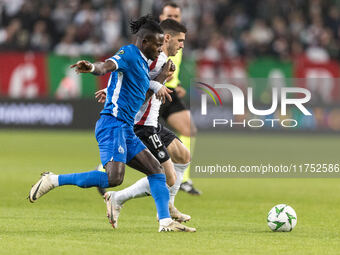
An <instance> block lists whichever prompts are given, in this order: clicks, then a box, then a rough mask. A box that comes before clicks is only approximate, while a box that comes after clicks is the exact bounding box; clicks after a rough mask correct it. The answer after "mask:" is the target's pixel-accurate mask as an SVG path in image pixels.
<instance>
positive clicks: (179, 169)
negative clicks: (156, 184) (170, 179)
mask: <svg viewBox="0 0 340 255" xmlns="http://www.w3.org/2000/svg"><path fill="white" fill-rule="evenodd" d="M189 164H190V163H187V164H175V163H174V167H175V172H176V177H177V178H176V182H175V184H174V185H173V186H171V187H170V189H169V192H170V201H169V202H170V204H172V205H174V203H175V196H176V194H177V192H178V190H179V187H180V186H181V183H182V179H183V174H184V171H185V169H187V168H188V165H189Z"/></svg>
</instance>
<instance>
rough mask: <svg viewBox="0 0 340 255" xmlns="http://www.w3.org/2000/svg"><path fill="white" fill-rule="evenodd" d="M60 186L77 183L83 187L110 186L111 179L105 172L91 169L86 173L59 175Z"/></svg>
mask: <svg viewBox="0 0 340 255" xmlns="http://www.w3.org/2000/svg"><path fill="white" fill-rule="evenodd" d="M58 181H59V186H63V185H77V186H78V187H81V188H90V187H94V186H96V187H100V188H107V187H109V179H108V176H107V174H106V173H105V172H101V171H96V170H95V171H90V172H85V173H75V174H61V175H59V176H58Z"/></svg>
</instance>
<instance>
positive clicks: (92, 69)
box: [90, 64, 96, 73]
mask: <svg viewBox="0 0 340 255" xmlns="http://www.w3.org/2000/svg"><path fill="white" fill-rule="evenodd" d="M91 65H92V67H91V70H90V73H93V72H94V70H95V69H96V67H95V66H94V64H91Z"/></svg>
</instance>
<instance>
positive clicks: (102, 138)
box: [96, 114, 146, 166]
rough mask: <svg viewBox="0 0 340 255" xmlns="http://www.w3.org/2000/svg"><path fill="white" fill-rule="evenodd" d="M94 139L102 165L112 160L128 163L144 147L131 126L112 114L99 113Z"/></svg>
mask: <svg viewBox="0 0 340 255" xmlns="http://www.w3.org/2000/svg"><path fill="white" fill-rule="evenodd" d="M96 139H97V142H98V146H99V153H100V160H101V162H102V164H103V166H105V165H106V163H108V162H109V161H112V160H114V161H116V162H123V163H128V162H130V160H131V159H133V158H134V157H135V156H136V155H137V154H138V153H139V152H141V151H142V150H144V149H146V147H145V145H144V144H143V142H142V141H141V140H140V139H139V138H138V137H137V136H136V135H135V133H134V131H133V126H130V125H128V124H127V123H125V122H124V121H121V120H119V119H117V118H116V117H114V116H112V115H104V114H103V115H101V117H100V119H99V120H98V121H97V123H96Z"/></svg>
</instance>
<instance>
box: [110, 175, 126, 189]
mask: <svg viewBox="0 0 340 255" xmlns="http://www.w3.org/2000/svg"><path fill="white" fill-rule="evenodd" d="M108 179H109V186H110V187H116V186H119V185H121V184H122V183H123V180H124V177H123V176H119V175H108Z"/></svg>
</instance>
